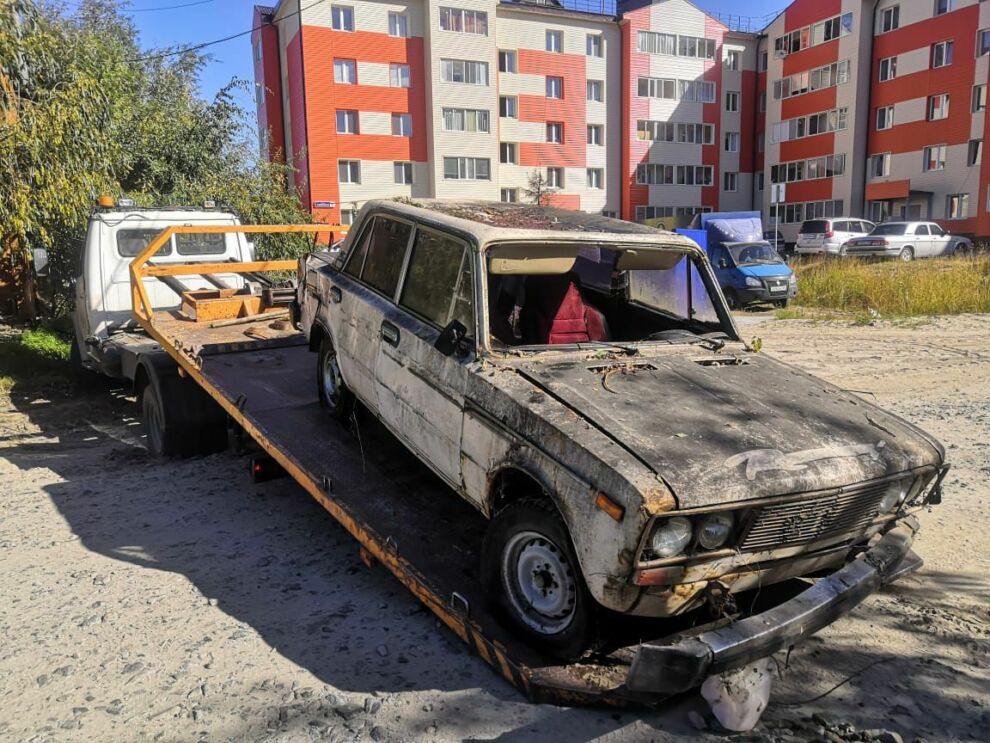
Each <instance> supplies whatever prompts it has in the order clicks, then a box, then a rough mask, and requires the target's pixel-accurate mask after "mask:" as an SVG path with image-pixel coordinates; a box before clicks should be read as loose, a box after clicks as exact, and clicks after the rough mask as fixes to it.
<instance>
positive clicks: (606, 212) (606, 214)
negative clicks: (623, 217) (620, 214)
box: [602, 209, 615, 219]
mask: <svg viewBox="0 0 990 743" xmlns="http://www.w3.org/2000/svg"><path fill="white" fill-rule="evenodd" d="M602 216H603V217H608V218H609V219H615V212H614V211H613V210H611V209H602Z"/></svg>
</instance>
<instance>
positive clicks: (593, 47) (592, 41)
mask: <svg viewBox="0 0 990 743" xmlns="http://www.w3.org/2000/svg"><path fill="white" fill-rule="evenodd" d="M585 52H586V53H587V55H588V56H589V57H600V56H602V35H601V34H588V36H587V37H586V48H585Z"/></svg>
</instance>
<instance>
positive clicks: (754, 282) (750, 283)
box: [746, 276, 763, 286]
mask: <svg viewBox="0 0 990 743" xmlns="http://www.w3.org/2000/svg"><path fill="white" fill-rule="evenodd" d="M746 286H763V282H762V281H760V280H759V279H754V278H753V277H752V276H747V277H746Z"/></svg>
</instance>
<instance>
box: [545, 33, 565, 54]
mask: <svg viewBox="0 0 990 743" xmlns="http://www.w3.org/2000/svg"><path fill="white" fill-rule="evenodd" d="M547 51H548V52H558V53H559V52H562V51H564V32H563V31H547Z"/></svg>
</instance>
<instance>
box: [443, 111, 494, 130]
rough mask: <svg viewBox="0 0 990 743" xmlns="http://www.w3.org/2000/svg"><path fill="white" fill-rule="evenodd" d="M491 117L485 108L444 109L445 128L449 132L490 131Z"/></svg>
mask: <svg viewBox="0 0 990 743" xmlns="http://www.w3.org/2000/svg"><path fill="white" fill-rule="evenodd" d="M489 119H490V117H489V115H488V111H486V110H485V109H477V108H445V109H443V128H444V131H448V132H488V131H491V123H490V121H489Z"/></svg>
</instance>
